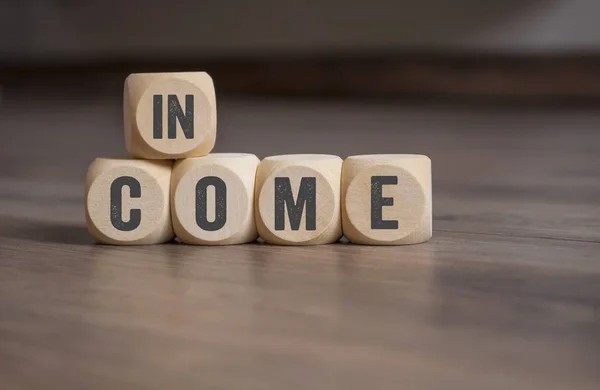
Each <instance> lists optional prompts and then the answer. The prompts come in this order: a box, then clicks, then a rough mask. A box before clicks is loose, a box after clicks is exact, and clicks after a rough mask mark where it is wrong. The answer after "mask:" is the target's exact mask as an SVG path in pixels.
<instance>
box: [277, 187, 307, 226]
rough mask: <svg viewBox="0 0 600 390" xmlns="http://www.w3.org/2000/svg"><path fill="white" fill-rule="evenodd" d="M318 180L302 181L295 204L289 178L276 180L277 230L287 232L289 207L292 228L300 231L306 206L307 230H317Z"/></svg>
mask: <svg viewBox="0 0 600 390" xmlns="http://www.w3.org/2000/svg"><path fill="white" fill-rule="evenodd" d="M316 194H317V178H316V177H303V178H302V180H300V189H299V190H298V201H297V202H294V196H293V195H292V186H291V184H290V178H289V177H276V178H275V230H285V210H284V204H285V205H287V212H288V216H289V217H290V227H291V228H292V230H299V229H300V221H301V219H302V211H303V210H304V205H305V204H306V230H317V197H316Z"/></svg>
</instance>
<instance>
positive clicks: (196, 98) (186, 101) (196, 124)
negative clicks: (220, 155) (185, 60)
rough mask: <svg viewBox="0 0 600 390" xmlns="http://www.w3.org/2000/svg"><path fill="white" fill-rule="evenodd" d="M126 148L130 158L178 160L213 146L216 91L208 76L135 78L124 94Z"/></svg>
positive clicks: (127, 82)
mask: <svg viewBox="0 0 600 390" xmlns="http://www.w3.org/2000/svg"><path fill="white" fill-rule="evenodd" d="M123 122H124V125H125V143H126V146H127V151H128V152H129V154H130V155H132V156H133V157H137V158H145V159H181V158H186V157H197V156H205V155H207V154H208V153H209V152H210V151H211V150H212V148H213V147H214V145H215V139H216V133H217V106H216V98H215V87H214V84H213V81H212V79H211V77H210V76H209V75H208V74H207V73H206V72H179V73H134V74H131V75H129V77H127V79H126V80H125V87H124V91H123Z"/></svg>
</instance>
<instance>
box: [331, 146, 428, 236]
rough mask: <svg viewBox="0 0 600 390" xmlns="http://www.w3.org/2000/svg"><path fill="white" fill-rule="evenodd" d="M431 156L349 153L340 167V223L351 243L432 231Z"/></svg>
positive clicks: (423, 234)
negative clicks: (349, 155) (350, 155)
mask: <svg viewBox="0 0 600 390" xmlns="http://www.w3.org/2000/svg"><path fill="white" fill-rule="evenodd" d="M431 215H432V206H431V160H430V159H429V157H427V156H421V155H410V154H382V155H364V156H352V157H348V158H347V159H346V160H345V161H344V167H343V170H342V223H343V229H344V235H345V236H346V238H347V239H348V240H350V242H352V243H355V244H366V245H404V244H417V243H421V242H425V241H427V240H429V239H430V238H431V233H432V218H431Z"/></svg>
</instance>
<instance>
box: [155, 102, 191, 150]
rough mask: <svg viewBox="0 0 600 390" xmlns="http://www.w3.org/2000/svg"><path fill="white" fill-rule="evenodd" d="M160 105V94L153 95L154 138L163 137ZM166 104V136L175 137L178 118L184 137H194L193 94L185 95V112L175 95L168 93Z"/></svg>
mask: <svg viewBox="0 0 600 390" xmlns="http://www.w3.org/2000/svg"><path fill="white" fill-rule="evenodd" d="M162 105H163V97H162V95H154V134H153V137H154V139H162V137H163V126H162V118H163V116H162ZM167 106H168V107H167V137H168V138H169V139H175V138H177V120H179V123H180V124H181V129H182V130H183V135H185V138H187V139H192V138H194V95H185V114H184V113H183V110H182V109H181V104H179V99H178V98H177V95H168V97H167Z"/></svg>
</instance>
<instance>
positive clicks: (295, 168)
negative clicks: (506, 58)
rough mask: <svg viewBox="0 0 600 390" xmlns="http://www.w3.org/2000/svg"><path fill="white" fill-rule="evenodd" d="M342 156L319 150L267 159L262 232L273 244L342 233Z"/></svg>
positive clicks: (326, 239)
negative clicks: (317, 152)
mask: <svg viewBox="0 0 600 390" xmlns="http://www.w3.org/2000/svg"><path fill="white" fill-rule="evenodd" d="M341 170H342V159H341V158H339V157H338V156H332V155H319V154H297V155H283V156H273V157H267V158H265V159H264V160H263V161H262V162H261V163H260V165H259V166H258V171H257V173H256V186H255V190H256V196H255V204H256V207H255V213H256V226H257V229H258V233H259V235H260V236H261V237H262V238H263V239H264V240H265V241H266V242H267V243H271V244H279V245H318V244H329V243H333V242H336V241H338V240H339V239H340V238H341V236H342V223H341V209H340V199H341V198H340V180H341Z"/></svg>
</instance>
